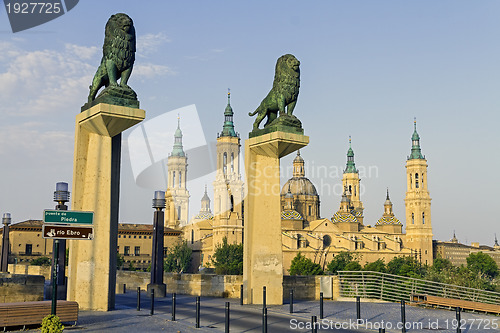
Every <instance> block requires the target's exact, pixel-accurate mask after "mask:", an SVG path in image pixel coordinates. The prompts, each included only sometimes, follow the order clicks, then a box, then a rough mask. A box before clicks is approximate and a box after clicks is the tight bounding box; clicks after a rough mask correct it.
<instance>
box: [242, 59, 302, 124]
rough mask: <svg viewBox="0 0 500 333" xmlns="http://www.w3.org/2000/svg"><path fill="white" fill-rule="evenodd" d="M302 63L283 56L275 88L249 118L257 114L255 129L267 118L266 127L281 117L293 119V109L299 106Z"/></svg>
mask: <svg viewBox="0 0 500 333" xmlns="http://www.w3.org/2000/svg"><path fill="white" fill-rule="evenodd" d="M299 66H300V61H298V60H297V58H295V56H293V55H291V54H285V55H283V56H281V57H280V58H279V59H278V61H277V62H276V71H275V75H274V82H273V88H272V89H271V91H270V92H269V94H267V96H266V98H264V100H263V101H262V102H261V103H260V106H259V107H258V108H257V110H255V111H254V112H250V113H249V114H248V115H249V116H254V115H256V114H257V118H256V119H255V122H254V123H253V129H254V130H258V129H259V125H260V123H261V122H262V120H264V118H265V117H266V116H267V122H266V123H265V125H264V127H266V126H267V125H269V124H271V123H272V122H273V121H274V120H275V119H276V118H277V117H278V112H279V116H280V117H281V116H288V117H290V118H291V117H293V116H292V113H293V109H294V108H295V105H296V104H297V98H298V97H299V87H300V69H299ZM285 108H286V110H285ZM293 118H295V117H293Z"/></svg>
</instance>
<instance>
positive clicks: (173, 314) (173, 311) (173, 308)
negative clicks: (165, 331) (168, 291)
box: [172, 293, 176, 321]
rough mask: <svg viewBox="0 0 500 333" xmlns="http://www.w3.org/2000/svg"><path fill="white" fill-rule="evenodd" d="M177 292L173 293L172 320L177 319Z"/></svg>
mask: <svg viewBox="0 0 500 333" xmlns="http://www.w3.org/2000/svg"><path fill="white" fill-rule="evenodd" d="M175 298H176V296H175V293H173V294H172V321H175Z"/></svg>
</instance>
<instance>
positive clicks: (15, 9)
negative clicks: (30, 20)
mask: <svg viewBox="0 0 500 333" xmlns="http://www.w3.org/2000/svg"><path fill="white" fill-rule="evenodd" d="M5 7H6V9H7V13H8V14H11V13H14V14H59V13H60V12H61V10H62V9H61V3H60V2H55V3H50V2H21V3H19V2H15V3H13V4H12V3H6V4H5Z"/></svg>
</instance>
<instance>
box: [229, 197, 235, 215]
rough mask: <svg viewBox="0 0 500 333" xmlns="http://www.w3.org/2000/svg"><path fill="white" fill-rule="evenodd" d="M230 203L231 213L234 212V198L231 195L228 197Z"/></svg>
mask: <svg viewBox="0 0 500 333" xmlns="http://www.w3.org/2000/svg"><path fill="white" fill-rule="evenodd" d="M229 200H230V203H231V211H232V212H234V198H233V195H231V196H230V197H229Z"/></svg>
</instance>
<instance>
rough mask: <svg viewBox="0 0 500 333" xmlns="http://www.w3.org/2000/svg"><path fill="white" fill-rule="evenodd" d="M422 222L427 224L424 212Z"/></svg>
mask: <svg viewBox="0 0 500 333" xmlns="http://www.w3.org/2000/svg"><path fill="white" fill-rule="evenodd" d="M422 224H425V213H422Z"/></svg>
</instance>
